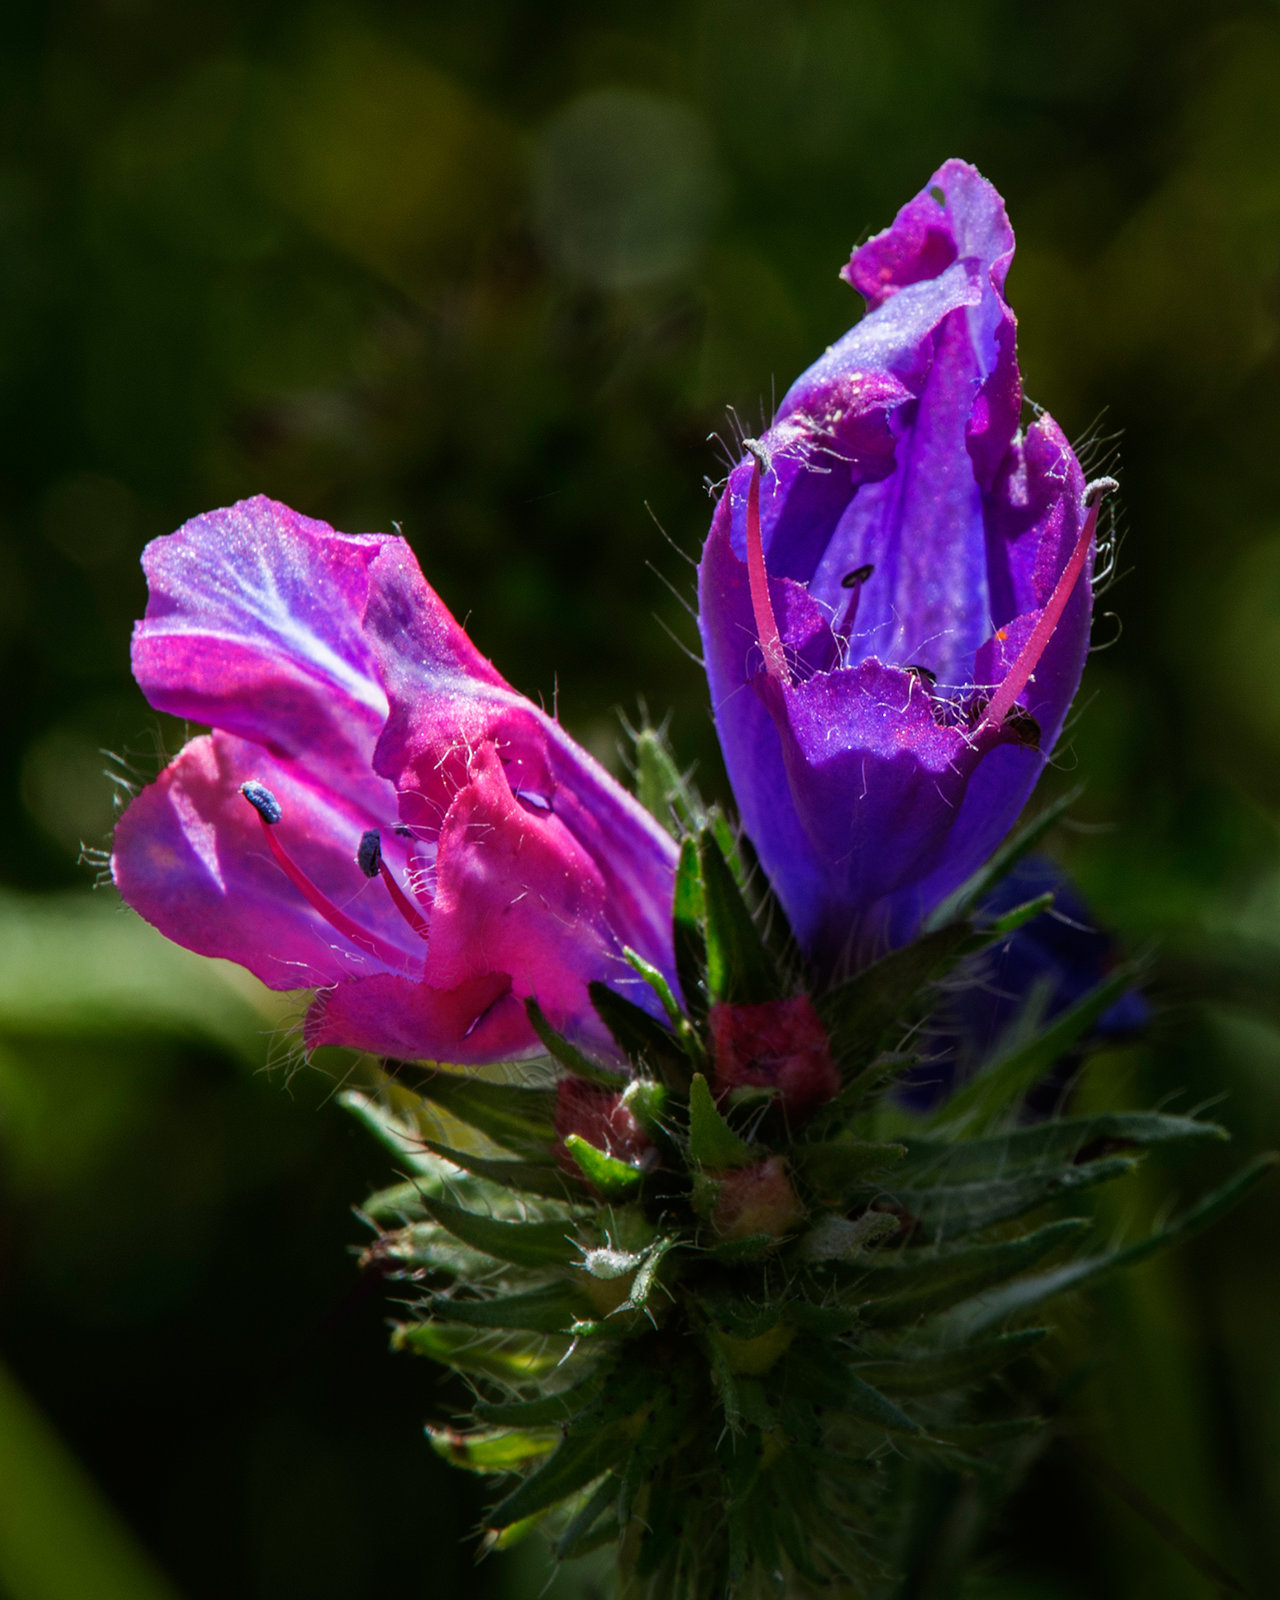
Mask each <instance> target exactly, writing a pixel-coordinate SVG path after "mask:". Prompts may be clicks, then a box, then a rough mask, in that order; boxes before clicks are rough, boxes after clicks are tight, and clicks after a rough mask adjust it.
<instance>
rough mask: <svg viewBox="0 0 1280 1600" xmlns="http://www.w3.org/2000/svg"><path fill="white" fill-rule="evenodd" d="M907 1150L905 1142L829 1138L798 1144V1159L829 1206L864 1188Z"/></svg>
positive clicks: (816, 1193)
mask: <svg viewBox="0 0 1280 1600" xmlns="http://www.w3.org/2000/svg"><path fill="white" fill-rule="evenodd" d="M906 1153H907V1147H906V1145H903V1144H880V1143H877V1142H875V1141H872V1140H869V1139H827V1140H823V1141H822V1142H821V1143H817V1144H799V1145H796V1147H795V1160H796V1165H797V1166H798V1167H799V1169H800V1172H801V1174H802V1175H803V1177H804V1179H805V1182H806V1183H808V1185H809V1186H810V1188H811V1189H812V1190H813V1191H814V1193H815V1195H816V1196H817V1197H818V1198H819V1199H820V1200H821V1201H822V1202H823V1203H824V1204H826V1205H839V1204H840V1203H841V1202H842V1201H843V1200H845V1199H847V1198H848V1196H850V1195H852V1194H856V1193H857V1191H858V1190H859V1189H860V1188H863V1187H864V1186H865V1185H866V1182H867V1180H868V1178H870V1177H873V1176H874V1175H875V1174H877V1173H880V1172H885V1171H887V1170H888V1169H889V1168H891V1167H895V1166H896V1164H897V1163H898V1162H899V1161H901V1160H902V1158H903V1157H904V1156H905V1155H906Z"/></svg>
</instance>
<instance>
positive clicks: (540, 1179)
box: [422, 1139, 578, 1200]
mask: <svg viewBox="0 0 1280 1600" xmlns="http://www.w3.org/2000/svg"><path fill="white" fill-rule="evenodd" d="M422 1142H423V1144H424V1145H425V1146H426V1148H427V1149H428V1150H430V1151H431V1152H432V1154H433V1155H437V1156H440V1157H441V1158H442V1159H443V1160H445V1161H449V1162H452V1164H453V1165H454V1166H455V1167H460V1168H461V1169H462V1171H463V1172H470V1173H471V1174H472V1175H473V1176H474V1177H477V1178H483V1179H484V1181H485V1182H486V1183H493V1184H497V1185H498V1186H499V1187H500V1188H503V1189H509V1190H513V1191H514V1192H515V1193H517V1194H535V1195H540V1196H541V1197H542V1199H544V1200H571V1199H576V1198H578V1197H577V1196H575V1195H574V1193H573V1183H572V1180H571V1179H570V1177H569V1176H568V1174H567V1173H564V1172H562V1171H561V1170H560V1168H559V1167H557V1166H555V1165H554V1164H552V1163H547V1162H543V1161H502V1160H494V1159H493V1158H491V1157H489V1156H476V1155H472V1153H471V1152H470V1151H469V1150H454V1149H453V1148H452V1147H451V1146H450V1145H447V1144H436V1142H435V1141H434V1140H433V1139H424V1140H423V1141H422Z"/></svg>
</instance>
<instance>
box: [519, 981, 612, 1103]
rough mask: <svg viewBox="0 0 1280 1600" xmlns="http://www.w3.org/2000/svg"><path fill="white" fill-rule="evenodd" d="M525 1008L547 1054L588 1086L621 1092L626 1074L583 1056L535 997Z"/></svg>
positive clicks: (531, 998) (527, 1002)
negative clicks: (597, 1086) (582, 1079)
mask: <svg viewBox="0 0 1280 1600" xmlns="http://www.w3.org/2000/svg"><path fill="white" fill-rule="evenodd" d="M524 1009H525V1015H526V1016H527V1017H528V1019H529V1026H530V1027H531V1028H532V1029H533V1031H534V1032H535V1033H536V1034H537V1035H538V1038H539V1039H540V1040H541V1041H542V1044H543V1047H544V1049H545V1050H546V1052H547V1054H548V1055H549V1056H551V1057H552V1059H553V1060H555V1061H558V1062H559V1063H560V1065H561V1066H562V1067H565V1068H567V1069H568V1070H569V1071H570V1072H572V1073H573V1075H574V1077H575V1078H584V1079H585V1080H586V1081H587V1082H588V1083H594V1084H597V1085H599V1087H600V1088H602V1089H621V1088H622V1087H623V1086H624V1085H625V1084H626V1081H627V1079H626V1077H625V1075H624V1074H623V1073H620V1072H613V1071H610V1069H609V1068H608V1067H602V1066H601V1065H600V1064H599V1063H598V1062H595V1061H592V1060H591V1058H590V1057H589V1056H585V1055H583V1053H582V1051H581V1050H579V1049H578V1048H577V1046H576V1045H573V1044H570V1043H569V1041H568V1039H566V1038H565V1036H564V1035H563V1034H562V1033H557V1032H556V1030H555V1029H554V1028H553V1027H552V1026H551V1024H550V1023H549V1022H548V1021H547V1019H546V1015H545V1013H544V1012H543V1010H542V1007H541V1006H540V1005H539V1004H538V1002H537V1001H536V1000H535V999H534V998H533V996H532V995H530V996H529V998H528V999H527V1000H526V1001H525V1003H524Z"/></svg>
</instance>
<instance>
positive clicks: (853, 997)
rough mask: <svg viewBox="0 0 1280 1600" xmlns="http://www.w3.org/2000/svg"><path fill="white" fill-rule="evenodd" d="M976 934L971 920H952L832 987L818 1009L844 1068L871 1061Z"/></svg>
mask: <svg viewBox="0 0 1280 1600" xmlns="http://www.w3.org/2000/svg"><path fill="white" fill-rule="evenodd" d="M971 938H972V929H971V928H970V926H969V924H968V923H952V924H949V925H948V926H947V927H944V928H939V929H937V930H936V931H935V932H933V933H928V934H925V935H924V937H923V938H920V939H917V940H916V941H915V942H914V943H913V944H908V945H904V946H903V947H902V949H901V950H894V951H891V952H890V954H889V955H887V956H882V957H881V959H880V960H879V961H877V962H874V963H873V964H872V965H871V966H869V967H864V968H863V970H862V971H861V972H859V973H857V974H856V975H855V976H854V977H852V978H850V979H848V980H847V981H846V982H845V983H842V984H839V985H837V987H836V988H834V989H831V990H828V992H827V993H826V994H825V995H823V996H822V998H821V999H820V1000H819V1002H818V1014H819V1016H820V1017H821V1018H822V1021H823V1023H824V1024H825V1025H826V1028H827V1032H828V1033H829V1034H830V1035H831V1047H832V1052H833V1054H834V1055H835V1058H836V1060H837V1061H842V1062H844V1063H845V1064H846V1068H847V1067H849V1066H851V1065H855V1064H857V1063H859V1062H863V1061H867V1060H870V1058H871V1057H872V1056H873V1055H874V1054H875V1053H876V1050H877V1048H878V1046H879V1044H880V1041H881V1040H882V1039H883V1038H884V1036H885V1034H886V1033H887V1032H888V1030H889V1029H890V1028H892V1027H893V1026H894V1025H895V1024H903V1023H905V1022H906V1021H908V1020H909V1019H910V1013H911V1010H912V1006H913V1003H915V1004H916V1005H917V1006H918V1005H919V1004H921V1003H922V999H923V996H924V995H925V994H926V993H927V992H928V989H929V985H930V984H931V983H932V982H933V981H934V980H935V979H936V978H938V977H940V976H941V975H942V974H943V973H944V972H945V971H946V970H947V969H948V968H949V967H950V966H951V965H953V963H954V962H955V961H956V960H957V959H958V958H959V957H960V955H961V954H962V953H963V951H964V950H965V948H966V947H967V945H968V943H969V941H970V939H971Z"/></svg>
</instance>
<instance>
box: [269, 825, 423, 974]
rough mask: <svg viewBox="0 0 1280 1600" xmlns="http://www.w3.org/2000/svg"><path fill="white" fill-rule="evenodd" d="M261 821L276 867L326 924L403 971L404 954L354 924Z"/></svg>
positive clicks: (389, 964)
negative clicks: (313, 881)
mask: <svg viewBox="0 0 1280 1600" xmlns="http://www.w3.org/2000/svg"><path fill="white" fill-rule="evenodd" d="M258 821H259V823H260V824H261V826H262V833H263V837H264V838H265V839H266V841H267V848H268V849H269V850H270V851H271V854H272V855H273V856H274V857H275V858H276V863H277V865H278V866H279V868H280V870H281V872H283V873H284V875H285V877H286V878H288V880H289V882H290V883H291V884H292V885H293V886H294V888H295V889H296V890H297V891H298V893H299V894H300V895H301V896H302V897H303V899H304V900H305V901H306V902H307V904H308V905H309V906H311V907H312V908H313V909H314V910H316V911H318V912H319V913H320V915H321V916H322V917H323V918H324V920H325V921H326V922H327V923H329V925H330V926H331V927H333V928H336V929H337V931H338V932H339V933H340V934H341V935H342V936H343V938H344V939H350V941H351V943H352V944H354V945H356V946H358V947H359V948H360V949H361V950H367V951H368V952H369V954H370V955H374V956H377V958H378V959H379V961H385V962H386V964H387V965H388V966H389V967H403V966H404V961H405V958H404V954H403V952H401V951H399V950H397V949H396V948H395V947H394V946H393V945H389V944H387V943H385V942H384V941H383V940H382V939H380V938H378V936H377V935H376V934H373V933H369V932H367V931H366V930H365V929H364V928H362V927H361V926H360V924H359V923H358V922H353V921H352V920H351V918H350V917H349V916H347V914H346V912H345V911H339V909H338V908H337V906H335V905H334V903H333V901H332V900H330V898H329V896H328V895H327V894H325V893H324V892H323V891H322V890H320V889H317V888H316V886H315V884H314V883H312V881H311V879H310V878H308V877H307V875H306V873H305V872H304V871H303V870H302V868H301V867H300V866H299V865H298V864H297V862H296V861H294V860H293V859H292V858H291V857H290V856H289V855H288V853H287V852H286V850H285V848H284V846H283V845H282V844H281V843H280V841H279V840H278V839H277V838H276V835H275V829H274V827H273V826H272V825H271V824H270V823H269V822H268V821H267V819H266V818H265V817H264V816H263V815H262V813H261V812H259V813H258Z"/></svg>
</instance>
